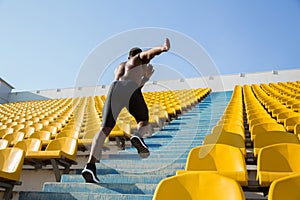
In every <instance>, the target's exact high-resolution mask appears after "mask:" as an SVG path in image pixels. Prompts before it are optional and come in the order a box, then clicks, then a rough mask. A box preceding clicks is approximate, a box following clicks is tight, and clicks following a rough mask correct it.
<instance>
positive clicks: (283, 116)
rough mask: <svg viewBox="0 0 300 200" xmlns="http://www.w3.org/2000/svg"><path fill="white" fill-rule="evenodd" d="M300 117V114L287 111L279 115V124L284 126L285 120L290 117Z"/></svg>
mask: <svg viewBox="0 0 300 200" xmlns="http://www.w3.org/2000/svg"><path fill="white" fill-rule="evenodd" d="M295 116H300V113H297V112H294V111H292V110H289V111H285V112H282V113H279V114H278V117H277V122H278V123H281V124H283V123H284V120H286V119H287V118H290V117H295Z"/></svg>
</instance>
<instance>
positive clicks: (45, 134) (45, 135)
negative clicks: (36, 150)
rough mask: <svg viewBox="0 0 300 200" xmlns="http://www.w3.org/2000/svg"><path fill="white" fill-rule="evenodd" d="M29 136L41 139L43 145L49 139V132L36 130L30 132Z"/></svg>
mask: <svg viewBox="0 0 300 200" xmlns="http://www.w3.org/2000/svg"><path fill="white" fill-rule="evenodd" d="M29 138H35V139H39V140H41V141H42V143H43V145H47V144H49V142H50V140H51V133H50V132H49V131H36V132H34V133H33V134H31V135H30V136H29Z"/></svg>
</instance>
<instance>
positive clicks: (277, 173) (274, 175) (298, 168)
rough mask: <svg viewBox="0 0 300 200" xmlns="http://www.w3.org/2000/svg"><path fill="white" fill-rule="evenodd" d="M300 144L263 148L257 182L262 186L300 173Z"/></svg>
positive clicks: (258, 163)
mask: <svg viewBox="0 0 300 200" xmlns="http://www.w3.org/2000/svg"><path fill="white" fill-rule="evenodd" d="M299 155H300V144H292V143H282V144H274V145H270V146H267V147H264V148H262V149H261V150H260V151H259V153H258V158H257V180H259V184H260V185H261V186H270V184H271V183H272V182H273V181H274V180H276V179H278V178H282V177H286V176H289V175H292V174H295V173H300V162H299Z"/></svg>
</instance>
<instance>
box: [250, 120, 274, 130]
mask: <svg viewBox="0 0 300 200" xmlns="http://www.w3.org/2000/svg"><path fill="white" fill-rule="evenodd" d="M262 123H277V122H276V120H275V119H273V118H271V117H267V118H266V117H259V118H255V119H253V120H251V121H250V122H249V129H251V128H252V127H253V126H254V125H257V124H262Z"/></svg>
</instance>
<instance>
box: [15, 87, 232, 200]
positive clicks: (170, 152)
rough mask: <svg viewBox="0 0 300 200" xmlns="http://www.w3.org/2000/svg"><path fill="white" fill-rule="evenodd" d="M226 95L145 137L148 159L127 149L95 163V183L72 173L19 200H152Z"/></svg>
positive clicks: (212, 98) (209, 98)
mask: <svg viewBox="0 0 300 200" xmlns="http://www.w3.org/2000/svg"><path fill="white" fill-rule="evenodd" d="M231 94H232V92H217V93H211V94H210V95H208V96H207V97H206V98H205V99H204V100H203V101H202V102H201V103H200V104H198V105H197V106H196V107H195V108H193V109H192V110H191V111H189V112H187V113H185V114H183V115H182V116H180V117H178V118H177V119H176V120H173V121H172V122H171V123H169V124H168V125H166V126H165V127H164V128H163V129H162V130H160V131H158V132H157V133H156V134H155V135H153V136H152V137H151V138H146V139H145V142H146V143H147V145H148V146H149V148H150V151H151V155H150V156H149V158H147V159H141V158H139V157H138V155H137V153H136V150H135V149H134V148H128V149H126V150H125V151H120V152H119V153H118V154H111V155H109V156H108V157H107V158H105V159H103V160H101V163H99V164H97V175H98V178H99V179H100V180H101V184H90V183H84V179H83V178H82V177H81V175H80V173H81V170H76V171H75V174H68V175H63V176H62V178H61V182H59V183H57V182H47V183H45V184H44V186H43V191H42V192H20V195H19V199H20V200H28V199H41V200H44V199H45V200H46V199H47V200H49V199H65V200H74V199H114V200H115V199H122V200H124V199H130V200H148V199H152V197H153V194H154V191H155V189H156V186H157V184H158V183H159V182H160V181H161V180H162V179H164V178H166V177H169V176H173V175H175V173H176V170H179V169H184V167H185V163H186V158H187V155H188V152H189V151H190V149H191V148H193V147H195V146H199V145H201V143H202V141H203V138H204V137H205V135H206V134H207V133H209V132H210V131H211V129H212V128H213V127H214V126H215V125H216V123H217V121H218V120H219V119H220V117H221V115H222V114H223V112H224V109H225V108H226V106H227V103H228V101H229V100H230V98H231Z"/></svg>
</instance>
